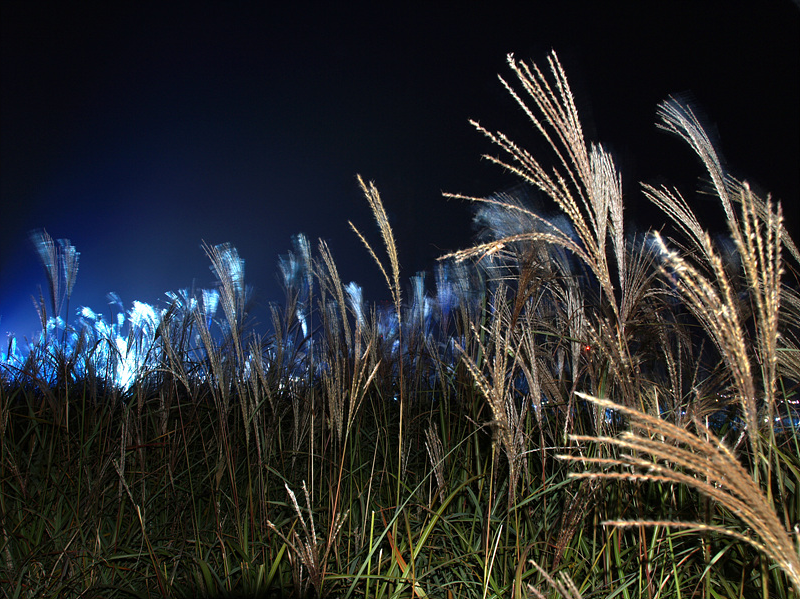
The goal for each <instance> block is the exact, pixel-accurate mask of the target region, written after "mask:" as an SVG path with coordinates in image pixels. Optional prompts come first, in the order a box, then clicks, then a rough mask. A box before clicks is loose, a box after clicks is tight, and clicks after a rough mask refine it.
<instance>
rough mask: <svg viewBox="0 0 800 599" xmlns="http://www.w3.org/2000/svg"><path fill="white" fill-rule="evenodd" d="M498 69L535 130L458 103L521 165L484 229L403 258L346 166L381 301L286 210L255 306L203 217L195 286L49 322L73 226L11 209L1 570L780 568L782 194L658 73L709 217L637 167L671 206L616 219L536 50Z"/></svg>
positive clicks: (706, 589) (396, 592)
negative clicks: (653, 216) (13, 276)
mask: <svg viewBox="0 0 800 599" xmlns="http://www.w3.org/2000/svg"><path fill="white" fill-rule="evenodd" d="M509 66H510V69H511V73H512V75H513V79H508V80H507V81H504V84H505V85H506V87H507V89H508V91H509V93H511V94H512V96H513V97H514V98H515V99H516V100H517V102H518V103H519V105H520V107H521V108H523V109H524V111H525V114H526V115H527V117H528V118H529V120H530V124H532V125H533V126H534V127H535V128H536V129H537V130H538V131H539V133H540V134H541V135H543V136H544V137H545V138H546V140H547V141H548V142H549V144H550V146H551V148H552V151H553V152H552V154H551V155H550V156H542V157H534V156H532V155H530V154H529V153H528V152H526V151H525V150H524V149H523V148H521V147H519V146H517V145H516V144H515V143H514V142H513V141H512V140H511V139H510V138H509V137H506V136H505V135H504V134H502V133H499V132H493V131H490V130H487V129H484V128H482V127H480V126H479V125H477V124H476V125H475V126H476V127H477V128H478V130H479V131H480V132H482V133H483V134H485V135H486V136H488V138H490V139H491V140H492V142H494V144H495V145H496V147H497V149H498V152H499V154H498V155H497V156H494V157H489V158H490V160H493V161H495V162H497V163H498V165H500V166H501V167H503V168H507V169H510V170H511V171H513V172H515V173H516V174H517V175H518V176H519V177H520V181H521V183H522V184H524V186H525V187H524V188H523V187H521V188H520V191H517V192H514V193H505V194H497V195H495V196H492V197H489V198H467V199H469V200H470V201H473V202H474V203H475V215H476V216H475V218H476V222H477V223H478V224H479V225H481V227H482V231H483V232H482V233H481V234H480V236H479V237H478V238H477V239H476V241H475V245H474V246H473V247H471V248H468V249H465V250H463V251H461V252H458V253H456V254H453V255H451V256H447V257H444V258H443V259H442V260H441V261H440V262H439V263H438V264H437V265H436V266H435V268H434V271H433V275H432V276H429V278H431V279H432V280H431V281H426V280H425V277H424V276H423V275H417V276H414V277H411V278H408V277H407V276H406V275H405V274H404V273H403V272H402V270H401V266H402V265H401V262H400V257H398V253H397V244H396V241H395V239H394V236H393V232H392V228H391V224H390V223H389V221H388V218H387V216H386V213H385V211H384V208H383V204H382V202H381V199H380V195H379V192H378V189H377V188H376V187H375V186H374V185H373V184H372V183H369V182H365V181H363V180H361V179H359V181H360V183H361V186H362V190H363V193H364V196H365V198H366V199H367V202H368V204H369V207H370V209H371V210H372V212H373V214H374V216H375V218H376V223H377V233H373V232H369V231H358V230H356V231H355V233H356V234H357V235H358V237H359V238H360V239H361V241H362V242H363V243H364V245H365V251H367V252H369V253H370V254H371V255H372V257H373V258H374V259H375V263H376V266H375V267H376V268H377V269H379V270H380V272H381V273H382V274H383V276H384V277H385V280H386V288H387V296H388V297H390V298H391V302H390V303H388V304H383V305H369V304H367V303H366V302H365V301H364V300H363V298H362V295H361V290H360V288H359V287H358V286H357V285H356V284H354V283H350V284H347V285H345V284H343V283H342V281H341V280H340V278H339V274H338V271H337V267H336V262H335V257H334V256H333V255H332V253H331V251H330V249H329V248H328V246H327V245H326V244H325V243H324V242H323V241H320V242H319V243H318V244H316V245H312V244H311V242H309V241H308V240H307V239H306V238H304V237H302V236H297V237H296V238H295V239H294V246H293V248H292V251H291V252H289V253H288V254H287V255H285V256H283V257H282V258H281V261H280V271H281V272H280V274H281V277H282V280H283V283H284V288H285V302H284V303H283V304H282V305H275V306H273V307H272V308H271V321H272V322H271V326H270V327H269V330H268V332H265V331H260V330H255V329H254V328H253V327H252V326H251V324H250V320H249V318H248V308H249V302H248V289H247V286H246V284H245V281H244V267H243V261H242V260H241V259H240V257H239V255H238V253H237V251H236V250H235V248H233V247H231V246H229V245H220V246H214V247H206V252H207V254H208V258H209V260H210V262H211V265H212V268H213V270H214V272H215V274H216V276H217V279H218V286H217V287H216V288H215V289H204V290H197V291H185V290H184V291H179V292H174V293H172V294H170V300H171V302H170V305H169V306H168V307H167V308H165V309H163V310H160V309H155V308H153V307H151V306H147V305H145V304H139V303H134V305H133V306H132V307H131V308H130V309H128V310H125V309H124V308H123V307H122V305H121V303H120V304H119V306H118V308H117V310H116V313H115V314H113V317H112V318H108V317H107V316H102V315H98V314H95V313H94V312H92V311H91V310H89V309H87V308H83V309H82V310H81V311H80V313H79V317H78V318H77V320H75V321H74V322H73V323H69V322H65V320H62V316H65V315H66V316H67V317H68V315H70V309H72V310H73V311H74V307H70V306H69V298H70V295H71V293H72V288H73V285H74V284H75V278H76V276H77V271H78V253H77V251H76V249H75V248H74V247H72V246H71V245H70V244H69V242H67V241H63V240H62V241H54V240H53V239H51V238H50V237H49V235H47V233H45V232H44V231H39V232H36V233H34V234H33V239H34V243H35V246H36V248H37V250H38V252H39V255H40V258H41V260H42V263H43V264H44V266H45V270H46V272H47V274H48V290H49V297H47V298H44V297H41V296H40V298H39V301H38V303H37V304H38V305H37V307H38V310H39V314H40V317H41V322H42V333H41V336H40V338H39V339H35V340H32V342H31V343H30V347H29V348H28V351H22V350H21V349H20V348H19V347H18V346H16V345H15V342H13V341H12V343H10V344H9V346H8V347H7V348H4V350H3V353H2V354H1V355H0V383H2V385H1V386H0V438H1V439H2V448H0V454H1V457H0V481H2V486H0V510H1V513H0V533H2V537H1V538H0V588H1V589H2V596H3V597H6V598H16V597H54V598H55V597H109V598H110V597H120V598H122V597H196V596H207V597H257V596H265V597H266V596H274V597H281V596H287V597H288V596H293V597H302V596H310V597H317V596H319V597H363V598H365V599H367V598H369V599H372V598H374V599H380V598H388V597H420V598H424V597H431V598H443V599H450V598H453V599H456V598H467V597H471V598H476V599H485V598H489V597H510V598H527V597H564V598H571V599H575V598H577V597H583V598H584V599H588V598H592V597H607V598H612V597H621V598H632V597H648V598H656V597H661V598H690V597H703V598H716V597H753V598H757V597H763V598H768V597H776V598H789V597H796V596H798V594H799V593H800V558H799V557H798V547H799V546H800V530H798V523H799V522H800V493H798V488H797V485H798V480H799V479H800V476H799V473H800V457H799V456H800V447H799V446H798V435H797V426H798V415H799V414H800V407H798V401H799V399H798V382H800V350H799V349H798V348H799V347H800V295H799V294H798V291H797V289H798V285H797V281H798V279H797V273H798V270H797V267H798V265H800V254H798V251H797V248H796V246H795V245H794V243H793V241H792V240H791V239H790V238H789V237H788V235H787V233H786V231H785V228H784V226H783V224H782V221H781V212H780V207H779V206H776V205H774V204H773V203H772V202H771V201H770V199H769V198H761V197H758V196H757V195H756V194H755V193H754V192H753V191H752V190H751V189H750V188H749V186H748V185H747V184H746V183H744V182H740V181H736V180H733V179H731V178H729V177H727V176H726V174H725V173H724V171H723V170H722V168H721V166H720V164H719V160H718V159H717V156H716V153H715V149H714V147H713V146H712V145H711V144H710V142H709V141H708V137H707V136H706V134H705V133H704V131H703V128H702V125H701V123H700V122H699V121H698V120H697V119H696V118H695V116H694V113H693V111H692V109H691V106H689V105H686V104H684V103H682V102H681V101H679V100H677V99H669V100H667V101H665V102H664V103H663V104H662V105H661V106H660V107H659V122H658V126H659V127H661V128H663V129H665V130H666V131H668V132H671V133H673V134H675V135H676V136H677V137H679V138H682V139H683V140H684V141H685V142H686V143H688V145H689V146H690V148H691V149H692V150H693V151H694V152H695V153H696V154H697V155H698V157H699V158H700V159H701V162H702V164H703V166H704V168H705V169H706V171H707V175H708V177H709V179H710V181H711V185H712V187H713V189H714V192H715V194H716V196H717V198H718V200H719V204H720V213H721V214H723V215H724V217H725V219H726V220H727V223H728V228H729V232H730V236H729V240H728V242H725V243H723V242H720V241H715V240H714V239H712V238H711V237H710V236H709V235H708V234H707V233H706V232H705V229H704V226H703V224H702V223H701V222H700V221H699V220H698V218H697V217H696V216H695V214H694V213H693V211H692V209H691V207H690V205H689V203H688V202H687V201H686V200H685V199H684V197H683V196H682V195H681V194H680V192H679V191H678V190H676V189H670V188H668V187H659V188H657V187H652V186H648V185H643V186H642V193H644V195H645V196H647V197H648V198H649V199H650V200H651V201H653V202H654V203H655V204H656V205H657V206H659V207H660V208H661V209H662V210H663V211H664V213H665V214H666V216H667V217H668V219H669V221H670V223H671V224H670V225H669V226H668V227H667V228H665V229H664V230H663V232H661V233H658V232H653V231H650V232H644V233H643V232H637V233H629V232H628V231H626V229H625V222H624V221H625V219H624V218H623V201H622V181H621V180H620V177H619V174H618V171H617V169H616V168H615V165H614V161H613V158H612V156H611V155H609V154H608V153H607V152H606V151H605V150H604V149H603V147H602V146H600V145H597V144H593V143H589V142H587V141H586V140H585V139H584V136H583V133H582V130H581V125H580V120H579V118H578V115H577V111H576V110H575V106H574V103H573V101H572V96H571V93H570V89H569V85H568V83H567V80H566V76H565V75H564V73H563V71H562V70H561V67H560V65H559V63H558V60H557V58H556V56H555V55H551V56H550V57H549V59H548V64H547V69H546V70H544V71H540V70H539V68H537V67H536V66H535V65H531V64H525V63H521V62H517V61H515V60H514V59H513V58H511V57H509ZM709 108H710V109H711V110H713V107H709ZM676 146H678V147H677V148H676V151H680V149H681V148H680V146H679V144H676ZM540 160H541V161H542V162H540ZM553 165H554V166H553ZM626 190H627V191H626V193H631V191H630V188H628V187H626ZM377 236H379V237H380V243H375V242H374V241H370V239H373V238H377Z"/></svg>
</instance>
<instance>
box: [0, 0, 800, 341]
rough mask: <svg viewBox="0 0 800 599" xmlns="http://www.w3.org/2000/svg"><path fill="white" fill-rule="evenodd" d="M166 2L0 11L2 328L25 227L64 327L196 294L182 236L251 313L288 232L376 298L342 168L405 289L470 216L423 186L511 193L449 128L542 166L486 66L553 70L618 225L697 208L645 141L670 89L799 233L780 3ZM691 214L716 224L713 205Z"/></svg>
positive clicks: (796, 47) (18, 307) (32, 272)
mask: <svg viewBox="0 0 800 599" xmlns="http://www.w3.org/2000/svg"><path fill="white" fill-rule="evenodd" d="M65 4H66V3H65ZM112 4H115V5H116V4H117V3H112ZM164 4H166V3H164ZM177 4H180V6H171V7H166V8H165V7H164V6H159V7H157V8H156V7H155V5H147V4H142V3H127V4H126V7H125V8H120V7H116V6H115V7H113V8H112V7H109V6H104V7H99V6H98V5H97V4H96V3H92V4H91V8H90V7H89V5H88V4H85V3H84V4H78V3H76V4H70V5H69V6H60V7H58V8H54V7H53V6H52V5H50V4H44V3H42V4H39V3H33V2H20V3H12V2H4V3H3V6H2V16H1V18H0V23H2V25H1V26H2V71H1V72H0V86H1V88H2V96H0V100H1V101H2V112H0V127H1V128H0V133H1V134H2V140H1V141H2V143H1V146H2V162H1V163H0V167H1V168H2V171H1V172H0V174H1V175H2V176H1V184H0V317H1V318H2V320H0V331H2V332H3V333H5V332H6V331H14V332H16V333H17V334H19V335H29V334H30V333H32V332H33V331H34V330H35V328H36V325H35V313H34V310H33V307H32V305H31V300H30V296H31V294H33V293H34V292H35V291H36V288H37V286H38V285H40V284H41V285H44V282H45V281H44V277H43V274H42V271H41V268H40V267H39V266H38V263H37V260H36V257H35V254H34V252H33V250H32V246H31V244H30V242H29V241H28V231H29V230H31V229H35V228H42V227H43V228H45V229H46V230H47V231H48V232H49V233H50V234H51V235H52V236H53V237H54V238H62V237H66V238H69V239H71V240H72V242H73V243H74V244H75V245H76V246H77V249H78V250H79V251H80V252H81V269H80V272H79V275H78V280H77V284H76V287H75V293H74V296H73V300H72V308H73V309H75V308H77V307H78V306H80V305H83V304H85V305H89V306H91V307H92V308H93V309H95V310H96V311H104V310H105V311H107V310H108V309H107V301H106V299H105V294H106V293H107V292H109V291H115V292H117V293H118V294H119V295H120V296H121V297H122V299H123V301H124V302H125V303H126V305H130V303H131V302H132V301H133V300H134V299H138V300H141V301H146V302H156V301H158V300H160V299H162V298H163V297H164V296H163V293H164V292H165V291H168V290H174V289H179V288H184V287H190V286H191V285H192V283H193V282H194V283H195V285H196V286H197V287H203V286H209V285H211V284H212V283H213V275H212V273H211V272H210V271H209V269H208V261H207V259H206V257H205V256H204V254H203V252H202V250H201V248H200V244H201V242H202V241H206V242H208V243H210V244H217V243H222V242H226V241H229V242H231V243H233V244H234V245H235V246H236V247H237V248H238V249H239V252H240V254H241V255H242V257H244V258H245V260H246V279H247V280H248V281H249V283H251V284H252V285H254V286H255V289H256V293H257V299H258V300H259V301H260V302H262V304H263V303H265V302H269V301H280V299H281V295H280V290H279V287H278V285H277V282H276V281H277V278H276V277H277V268H276V264H277V260H278V256H279V255H280V254H283V253H285V252H286V251H287V250H288V249H289V248H290V247H291V244H290V238H291V236H292V235H293V234H295V233H299V232H303V233H306V234H307V235H308V236H309V237H310V238H311V239H312V241H313V242H314V243H315V240H316V239H317V238H319V237H322V238H324V239H326V240H327V241H328V242H329V244H330V246H331V249H332V252H333V255H334V257H335V259H336V260H337V263H338V266H339V269H340V272H341V274H342V277H343V279H344V280H345V282H346V281H350V280H355V281H357V282H359V283H362V284H363V285H364V286H365V288H366V295H367V297H368V299H370V300H380V299H384V298H388V293H386V292H385V291H384V290H383V289H382V288H381V286H380V279H379V278H378V275H377V270H376V268H375V267H374V265H373V264H372V263H371V261H370V258H369V256H368V255H367V254H366V252H365V251H364V249H363V248H362V247H361V245H360V243H359V241H358V239H357V238H356V237H355V235H354V234H353V233H352V232H351V231H350V229H349V227H348V225H347V221H348V220H352V221H353V222H355V223H356V224H357V225H358V226H359V227H360V228H361V229H362V231H364V232H365V233H366V234H367V236H368V237H369V239H370V240H372V241H373V242H374V243H376V244H379V236H378V234H377V232H376V231H375V227H374V225H373V223H372V219H371V215H370V213H369V210H368V206H367V204H366V201H365V200H364V199H363V197H362V196H361V195H360V192H359V190H358V186H357V183H356V179H355V175H356V174H357V173H361V174H362V175H363V176H364V177H365V178H366V179H373V180H375V182H376V184H377V185H378V188H379V189H380V190H381V192H382V195H383V199H384V202H385V205H386V207H387V210H388V211H389V214H390V218H391V219H392V222H393V224H394V227H395V235H396V237H397V239H398V241H399V244H400V259H401V263H402V265H403V268H404V270H405V276H406V277H408V276H411V275H413V274H414V272H415V271H417V270H420V269H429V268H430V267H431V266H432V264H433V261H434V259H435V258H436V257H437V256H439V255H441V254H442V253H444V252H445V251H448V250H453V249H457V248H460V247H465V246H466V245H468V243H469V241H470V238H471V235H472V231H471V225H470V211H469V206H468V205H466V204H464V203H462V202H455V201H446V200H444V199H443V198H442V197H441V192H442V191H451V192H460V193H467V194H473V195H485V194H488V193H491V192H492V191H495V190H498V189H502V188H504V187H507V186H509V185H511V184H513V182H514V180H513V179H512V178H510V177H509V176H508V175H505V174H504V173H502V172H500V171H499V170H498V169H497V168H496V167H494V166H492V165H490V164H488V163H486V162H485V161H481V160H480V155H481V154H482V153H484V152H487V151H492V148H491V146H490V144H489V142H488V141H487V140H485V139H484V138H483V137H481V136H480V135H479V134H478V133H477V132H475V131H474V130H473V129H472V128H471V127H470V126H469V124H468V122H467V121H468V119H469V118H475V119H478V120H480V121H481V123H482V124H484V125H486V126H488V127H490V128H500V129H502V130H503V131H505V132H506V133H508V134H510V135H511V136H512V137H513V138H515V139H518V140H520V142H521V143H522V144H523V145H525V146H526V147H528V148H529V149H531V150H534V151H535V152H536V153H537V156H541V157H542V159H543V160H545V161H549V160H550V159H551V154H549V153H548V151H547V149H546V148H545V147H544V146H542V145H541V143H540V140H539V138H538V137H537V136H536V134H535V133H534V132H533V131H532V129H531V128H530V127H529V126H528V124H527V122H526V120H525V118H524V115H522V114H521V112H520V111H519V109H517V108H516V106H515V104H514V103H513V101H512V100H511V99H510V98H509V97H508V96H507V95H506V93H505V91H504V90H503V89H502V87H501V85H500V83H499V82H498V80H497V77H496V75H497V74H498V73H501V74H503V75H506V76H508V75H509V70H508V68H507V66H506V63H505V56H506V54H507V53H508V52H514V53H515V54H516V56H517V57H518V58H521V59H526V60H527V59H533V60H535V61H537V62H540V63H542V64H543V63H544V60H545V58H546V56H547V53H548V52H549V51H550V50H551V49H555V50H556V51H557V52H558V53H559V55H560V57H561V59H562V63H563V64H564V66H565V69H566V71H567V75H568V77H569V78H570V82H571V84H572V86H573V90H574V91H575V93H576V96H577V101H578V107H579V110H580V111H581V113H582V116H583V120H584V125H585V131H586V133H587V137H588V138H589V139H591V140H594V141H601V142H603V143H604V144H605V145H607V146H608V147H610V148H611V149H612V150H613V151H614V152H615V154H616V157H617V159H618V163H619V165H620V168H621V169H622V172H623V177H624V180H623V183H624V186H625V192H626V202H627V204H626V207H627V211H628V212H627V214H628V215H629V216H630V217H632V218H635V219H636V220H637V221H639V222H638V225H639V226H640V227H643V228H646V227H650V226H652V225H654V224H658V219H657V218H656V217H655V216H654V213H653V212H652V211H650V210H648V209H647V207H646V206H645V200H644V199H643V198H642V197H641V194H640V192H639V188H638V184H637V181H639V180H645V181H650V182H654V181H666V182H670V183H674V184H676V185H678V186H680V187H681V188H682V190H683V191H684V192H685V193H686V194H688V195H689V196H691V197H695V196H694V194H693V192H694V190H695V188H696V187H697V184H698V177H700V176H702V175H703V171H702V170H701V168H700V167H699V165H698V161H697V160H696V159H695V158H694V157H693V155H692V154H691V152H690V150H689V149H688V148H687V147H685V145H684V144H682V142H680V141H679V140H677V139H675V138H672V137H670V136H668V135H666V134H664V133H663V132H659V131H657V130H656V128H655V126H654V124H653V123H654V120H655V110H656V104H657V103H658V102H660V101H662V100H664V99H665V98H666V97H667V96H668V95H669V94H674V93H688V94H690V95H691V97H693V98H694V99H695V101H696V102H697V103H698V104H699V105H700V106H701V107H702V109H703V110H704V112H705V114H706V116H707V122H708V124H710V125H711V126H712V127H713V128H714V129H715V133H716V135H717V137H718V141H719V144H720V149H721V151H722V154H723V156H724V157H725V158H726V160H727V164H728V166H729V168H730V172H731V173H732V174H734V175H736V176H739V177H746V178H748V179H750V180H752V181H754V182H755V183H756V184H757V186H758V188H759V189H761V190H765V191H771V192H772V193H773V195H774V196H775V197H776V198H778V199H781V200H782V201H783V202H784V206H785V210H786V213H787V218H788V219H793V220H795V221H796V220H797V219H798V207H797V204H798V197H800V195H799V194H800V185H799V175H798V165H800V125H799V122H800V118H799V114H798V113H799V112H800V109H798V107H800V90H799V89H798V88H799V85H798V84H799V83H800V75H799V73H800V65H799V64H798V63H799V62H800V10H798V6H797V5H796V4H795V3H793V2H792V1H791V0H772V1H771V2H754V1H753V2H736V1H733V2H731V1H728V2H680V1H671V2H647V3H634V2H602V3H600V2H552V1H548V2H514V3H509V4H504V3H502V2H481V3H474V4H471V3H447V4H448V5H450V6H456V7H457V8H444V4H445V3H436V2H431V3H427V4H423V5H420V6H414V5H413V4H412V3H408V2H398V3H388V2H385V3H381V2H375V3H373V6H372V7H369V8H365V7H359V8H354V7H355V6H356V5H357V3H347V2H344V3H327V5H326V6H327V8H320V5H321V4H322V3H302V2H293V3H288V2H284V3H276V4H278V7H277V8H269V9H268V8H265V6H264V5H265V4H266V3H258V4H253V5H249V4H244V3H225V4H220V5H211V4H206V3H191V4H190V3H185V4H184V3H177ZM288 4H291V7H289V6H287V5H288ZM459 4H462V6H460V7H458V5H459ZM339 5H342V6H348V7H353V8H341V7H340V6H339ZM147 6H150V8H147ZM334 6H336V8H334ZM554 6H557V8H555V7H554ZM697 202H698V203H697V204H696V205H697V206H699V210H700V211H701V212H702V213H703V214H704V215H705V216H706V218H707V219H708V221H709V223H710V224H711V225H712V226H714V225H718V224H719V222H720V219H721V216H720V215H721V212H720V210H719V209H718V208H717V206H716V204H714V203H713V202H711V201H709V200H708V199H703V198H698V199H697ZM3 336H4V335H3Z"/></svg>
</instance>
